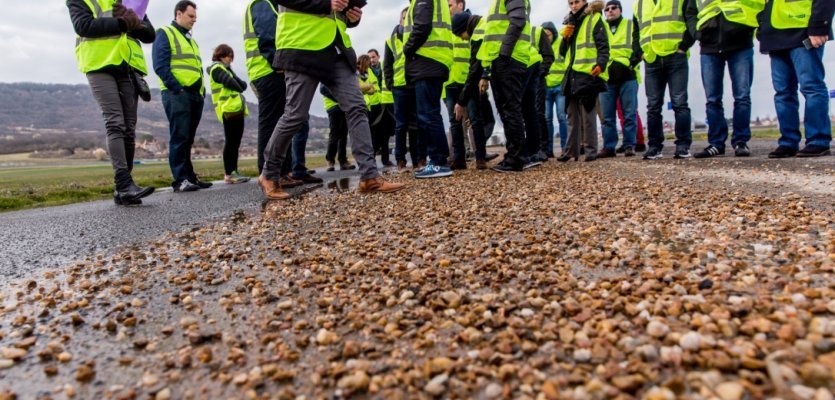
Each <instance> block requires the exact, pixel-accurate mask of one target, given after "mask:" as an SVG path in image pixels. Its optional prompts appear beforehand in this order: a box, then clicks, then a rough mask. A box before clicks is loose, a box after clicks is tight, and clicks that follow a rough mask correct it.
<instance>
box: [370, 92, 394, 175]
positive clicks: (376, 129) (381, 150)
mask: <svg viewBox="0 0 835 400" xmlns="http://www.w3.org/2000/svg"><path fill="white" fill-rule="evenodd" d="M368 120H369V122H370V123H371V142H372V144H373V145H374V153H376V154H379V155H380V161H381V162H382V163H383V164H388V163H390V162H391V161H390V159H389V157H390V155H391V151H390V150H389V138H390V137H391V136H393V135H394V110H393V109H391V108H390V106H389V105H386V104H381V105H377V106H372V107H371V112H370V114H369V117H368Z"/></svg>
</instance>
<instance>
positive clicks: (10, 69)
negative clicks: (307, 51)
mask: <svg viewBox="0 0 835 400" xmlns="http://www.w3.org/2000/svg"><path fill="white" fill-rule="evenodd" d="M150 1H151V3H150V6H149V10H148V15H149V17H150V19H151V22H153V23H154V25H155V26H156V27H160V26H162V25H165V24H168V23H170V22H171V20H172V17H173V8H174V4H175V3H176V2H175V1H173V0H164V1H163V0H150ZM491 2H492V0H471V1H469V2H468V3H469V4H468V5H469V7H470V8H471V9H472V11H473V12H474V13H477V14H482V15H483V13H484V12H485V10H486V9H487V7H488V6H489V3H491ZM196 3H197V5H198V11H197V24H196V25H195V28H194V31H193V33H194V37H195V39H196V40H197V42H198V44H199V45H200V47H201V51H202V52H203V60H205V61H204V62H209V60H211V52H212V49H213V48H214V47H215V46H216V45H218V44H220V43H227V44H229V45H231V46H232V47H233V48H234V49H235V53H236V55H238V57H237V58H236V60H235V64H234V66H233V68H234V69H235V71H236V72H237V73H238V74H239V75H241V76H242V77H244V78H245V77H246V69H245V66H244V57H243V54H244V52H243V39H242V20H243V14H244V10H245V8H246V5H247V4H248V1H244V0H202V1H201V0H198V1H196ZM368 3H369V4H368V6H366V7H365V9H364V16H363V21H362V23H361V24H360V26H359V27H357V28H355V29H351V30H350V35H351V37H352V39H353V42H354V47H355V48H356V49H357V50H358V52H364V51H366V50H367V49H369V48H377V49H379V50H380V51H381V53H382V49H383V48H384V41H385V38H386V36H387V35H388V34H389V33H390V32H391V29H392V27H393V26H394V25H395V24H397V21H398V18H399V13H400V10H401V9H402V8H403V7H405V6H407V5H408V1H406V0H368ZM531 7H532V13H531V14H532V15H531V20H532V22H533V23H536V24H539V23H542V22H544V21H557V24H558V25H559V22H560V21H562V19H563V17H564V16H565V14H566V13H567V10H568V6H567V3H564V2H563V1H560V0H531ZM624 7H625V8H627V13H628V14H630V15H631V2H629V1H624ZM0 9H4V10H7V11H6V12H4V13H3V16H2V17H0V54H4V55H5V61H4V62H3V63H0V81H2V82H23V81H26V82H43V83H86V79H85V78H84V76H83V75H82V74H81V73H80V72H78V70H77V68H76V61H75V55H74V53H73V46H74V43H75V33H74V32H73V30H72V25H71V23H70V19H69V13H68V11H67V8H66V6H64V5H63V4H62V2H58V1H20V0H0ZM832 46H833V43H832V42H830V43H829V45H828V46H827V47H830V48H829V49H827V53H826V56H825V60H824V62H825V64H826V66H827V67H828V68H831V67H832V66H835V50H833V49H832V48H831V47H832ZM145 50H146V57H147V59H148V64H149V65H148V67H149V69H152V65H151V61H150V59H151V55H150V53H151V48H150V45H148V46H146V47H145ZM691 53H692V54H691V56H690V67H691V69H690V92H689V94H690V106H691V107H692V109H693V117H694V119H697V120H704V119H705V112H704V98H705V96H704V89H703V88H702V84H701V75H700V74H701V72H700V68H699V55H698V44H696V46H694V50H693V51H692V52H691ZM833 75H834V74H832V73H830V74H829V75H828V76H827V78H826V82H827V85H828V86H829V88H830V89H835V77H833ZM149 78H150V79H149V83H151V85H153V86H158V84H157V82H156V77H155V75H154V74H153V72H151V76H150V77H149ZM726 82H727V83H726V90H725V92H726V96H725V104H726V105H727V106H726V113H727V114H728V116H730V115H731V109H732V106H731V105H732V104H733V98H732V97H731V96H730V81H729V80H728V79H727V78H726ZM640 92H641V93H642V95H641V102H642V103H641V110H642V111H641V113H642V114H643V113H644V110H645V108H644V106H645V105H646V101H645V97H644V96H643V88H641V90H640ZM253 97H254V96H253ZM773 97H774V93H773V87H772V85H771V72H770V67H769V60H768V57H767V56H763V55H760V54H757V56H756V58H755V75H754V88H753V92H752V101H753V109H754V112H753V114H754V117H756V116H762V117H765V116H767V115H772V116H773V115H774V103H773ZM311 112H312V113H314V114H318V115H324V114H325V113H324V108H323V107H322V105H321V101H318V100H316V101H315V102H314V106H313V108H312V109H311ZM665 113H666V114H665V118H666V119H670V118H671V117H672V113H671V112H669V111H665Z"/></svg>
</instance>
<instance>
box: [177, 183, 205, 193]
mask: <svg viewBox="0 0 835 400" xmlns="http://www.w3.org/2000/svg"><path fill="white" fill-rule="evenodd" d="M197 190H200V186H198V185H197V184H195V183H192V182H189V181H188V180H185V181H182V182H180V184H179V185H177V186H174V191H175V192H177V193H179V192H194V191H197Z"/></svg>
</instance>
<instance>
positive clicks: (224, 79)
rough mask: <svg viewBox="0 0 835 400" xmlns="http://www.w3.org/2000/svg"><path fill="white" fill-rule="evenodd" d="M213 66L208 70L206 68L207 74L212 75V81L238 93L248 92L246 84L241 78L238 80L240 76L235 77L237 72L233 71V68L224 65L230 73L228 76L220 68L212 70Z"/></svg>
mask: <svg viewBox="0 0 835 400" xmlns="http://www.w3.org/2000/svg"><path fill="white" fill-rule="evenodd" d="M212 66H214V64H212V65H211V66H209V67H208V68H206V72H208V73H209V74H211V75H212V79H214V81H215V82H217V83H219V84H221V85H223V86H224V87H225V88H227V89H230V90H234V91H236V92H239V93H240V92H243V91H244V90H246V82H244V81H243V80H242V79H241V78H238V75H235V71H232V66H230V65H226V64H223V66H224V67H226V70H227V71H229V73H228V74H227V73H226V72H225V71H223V70H222V69H220V68H215V69H214V70H212Z"/></svg>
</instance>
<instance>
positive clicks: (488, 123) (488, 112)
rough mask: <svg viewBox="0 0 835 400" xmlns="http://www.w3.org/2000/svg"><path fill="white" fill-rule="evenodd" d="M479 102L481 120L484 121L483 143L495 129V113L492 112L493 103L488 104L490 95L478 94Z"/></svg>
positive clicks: (485, 142)
mask: <svg viewBox="0 0 835 400" xmlns="http://www.w3.org/2000/svg"><path fill="white" fill-rule="evenodd" d="M479 103H480V104H481V120H482V121H484V144H485V145H486V144H487V141H488V140H490V137H492V136H493V131H494V130H495V129H496V115H495V114H493V105H492V104H490V96H488V95H487V94H483V95H481V96H479Z"/></svg>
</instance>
